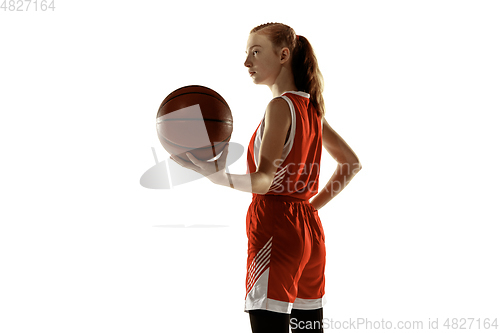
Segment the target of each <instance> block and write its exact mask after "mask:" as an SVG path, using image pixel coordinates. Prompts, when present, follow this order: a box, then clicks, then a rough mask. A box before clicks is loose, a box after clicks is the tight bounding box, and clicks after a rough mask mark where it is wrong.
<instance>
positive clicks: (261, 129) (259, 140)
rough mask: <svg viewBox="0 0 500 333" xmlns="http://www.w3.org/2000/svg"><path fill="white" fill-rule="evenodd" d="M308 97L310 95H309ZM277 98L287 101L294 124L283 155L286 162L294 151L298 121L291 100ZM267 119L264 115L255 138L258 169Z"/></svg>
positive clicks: (254, 147)
mask: <svg viewBox="0 0 500 333" xmlns="http://www.w3.org/2000/svg"><path fill="white" fill-rule="evenodd" d="M288 92H292V91H288ZM294 93H297V94H298V93H302V94H306V93H303V92H300V91H296V92H294ZM307 95H309V94H307ZM301 96H303V95H301ZM303 97H306V96H303ZM276 98H283V99H284V100H285V101H287V103H288V106H289V109H290V115H291V116H292V123H291V125H290V135H289V136H288V140H287V141H286V143H285V146H284V147H283V152H282V153H281V161H284V160H285V159H286V157H287V156H288V154H289V153H290V151H291V150H292V146H293V141H294V140H295V130H296V128H297V120H296V115H295V107H294V106H293V103H292V101H291V99H290V98H288V97H286V96H278V97H276ZM265 118H266V115H265V114H264V117H263V118H262V121H261V123H260V125H259V128H258V129H257V135H256V136H255V141H254V144H253V160H254V161H255V166H256V168H258V167H259V153H260V145H261V143H262V137H263V135H264V126H265V124H264V122H265V121H264V120H265ZM280 165H281V164H280ZM278 167H279V166H278ZM274 178H275V179H276V175H275V176H274ZM273 182H274V180H273Z"/></svg>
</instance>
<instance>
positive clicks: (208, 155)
mask: <svg viewBox="0 0 500 333" xmlns="http://www.w3.org/2000/svg"><path fill="white" fill-rule="evenodd" d="M156 131H157V133H158V138H159V139H160V142H161V144H162V146H163V148H165V150H166V151H167V152H168V153H170V154H171V155H176V156H179V157H180V158H182V159H184V160H186V161H189V158H188V157H187V156H186V152H190V153H191V154H193V155H194V157H196V158H197V159H199V160H203V161H207V160H210V159H212V158H215V157H216V156H217V155H219V153H220V152H221V151H222V150H223V149H224V147H225V146H226V144H227V143H228V142H229V140H230V139H231V134H232V132H233V116H232V114H231V109H230V108H229V105H228V104H227V102H226V101H225V100H224V98H222V96H221V95H219V94H218V93H217V92H216V91H214V90H212V89H210V88H207V87H204V86H199V85H191V86H186V87H182V88H179V89H177V90H174V91H173V92H171V93H170V94H169V95H168V96H167V97H166V98H165V99H164V100H163V102H162V103H161V105H160V108H159V109H158V113H157V115H156Z"/></svg>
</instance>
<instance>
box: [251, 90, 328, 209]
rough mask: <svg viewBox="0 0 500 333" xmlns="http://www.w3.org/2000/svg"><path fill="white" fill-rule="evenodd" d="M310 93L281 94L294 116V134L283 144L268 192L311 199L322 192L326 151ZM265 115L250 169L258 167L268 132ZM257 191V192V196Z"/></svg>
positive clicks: (254, 139)
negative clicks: (264, 139)
mask: <svg viewBox="0 0 500 333" xmlns="http://www.w3.org/2000/svg"><path fill="white" fill-rule="evenodd" d="M309 97H310V95H309V94H308V93H305V92H302V91H286V92H284V93H283V94H282V95H281V96H278V97H276V98H283V99H284V100H285V101H287V102H288V106H289V107H290V112H291V116H292V122H291V126H290V135H289V137H288V139H287V141H286V143H285V145H284V147H283V152H282V154H281V158H280V159H279V160H276V161H274V163H275V165H276V166H278V169H277V170H276V174H275V176H274V179H273V182H272V184H271V187H270V188H269V191H268V192H267V193H266V195H287V196H291V197H295V198H299V199H303V200H308V199H309V198H311V197H312V196H314V195H315V194H316V193H318V179H319V169H320V168H319V167H320V160H321V151H322V144H323V142H322V132H321V131H322V122H321V117H320V116H319V115H318V112H317V111H316V109H315V108H314V106H313V105H312V103H310V99H309ZM264 120H265V115H264V117H263V118H262V120H261V121H260V124H259V126H258V127H257V129H256V130H255V132H254V134H253V135H252V138H251V139H250V143H249V145H248V151H247V165H248V172H249V173H253V172H255V171H256V170H257V164H258V162H259V152H260V145H261V142H262V136H263V134H264V126H265V123H264ZM255 195H256V194H255V193H254V194H253V196H255Z"/></svg>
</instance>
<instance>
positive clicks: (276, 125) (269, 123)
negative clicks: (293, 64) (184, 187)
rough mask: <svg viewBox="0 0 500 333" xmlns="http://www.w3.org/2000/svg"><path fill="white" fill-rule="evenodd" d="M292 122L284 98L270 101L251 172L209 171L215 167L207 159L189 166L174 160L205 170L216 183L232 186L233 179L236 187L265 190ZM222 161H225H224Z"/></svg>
mask: <svg viewBox="0 0 500 333" xmlns="http://www.w3.org/2000/svg"><path fill="white" fill-rule="evenodd" d="M291 122H292V117H291V115H290V108H289V106H288V103H287V102H286V101H285V100H283V99H282V98H277V99H273V100H272V101H271V102H269V104H268V106H267V108H266V113H265V120H264V123H265V126H264V133H263V136H262V143H261V147H260V151H259V163H258V166H257V170H256V171H255V172H253V173H250V174H244V175H237V174H229V173H226V171H225V168H222V169H223V170H221V171H219V172H216V173H214V172H213V171H212V172H210V169H213V167H212V166H211V165H209V164H207V163H206V162H201V161H197V160H193V163H194V165H192V166H189V165H188V164H187V163H186V162H184V161H181V160H179V159H175V160H176V161H177V163H179V164H181V165H182V166H184V167H188V168H191V169H193V170H195V171H197V172H200V173H203V172H204V171H206V172H205V176H206V177H207V178H208V179H210V180H211V181H212V182H213V183H215V184H218V185H223V186H228V187H229V186H231V183H232V186H231V187H233V188H234V189H236V190H240V191H243V192H251V193H257V194H265V193H267V191H268V190H269V187H270V186H271V183H272V181H273V179H274V175H275V173H276V170H277V169H278V166H279V163H275V161H278V160H280V158H281V154H282V152H283V146H284V145H285V139H286V135H287V132H288V128H289V127H290V124H291ZM226 149H227V147H226ZM226 156H227V150H226V151H225V152H224V153H223V154H222V155H221V158H219V159H225V157H226ZM190 158H191V157H190ZM222 162H223V163H224V164H225V161H222ZM219 170H220V169H219Z"/></svg>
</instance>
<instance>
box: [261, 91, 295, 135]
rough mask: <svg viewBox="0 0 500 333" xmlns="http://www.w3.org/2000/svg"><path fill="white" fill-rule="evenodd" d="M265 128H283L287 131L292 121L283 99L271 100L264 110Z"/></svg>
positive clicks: (286, 103) (288, 108)
mask: <svg viewBox="0 0 500 333" xmlns="http://www.w3.org/2000/svg"><path fill="white" fill-rule="evenodd" d="M264 118H265V122H266V126H272V127H274V128H276V127H285V128H287V129H288V126H290V123H291V121H292V116H291V114H290V107H289V106H288V102H287V101H286V100H285V99H284V98H280V97H276V98H273V99H272V100H271V101H270V102H269V104H268V105H267V108H266V114H265V117H264Z"/></svg>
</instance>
